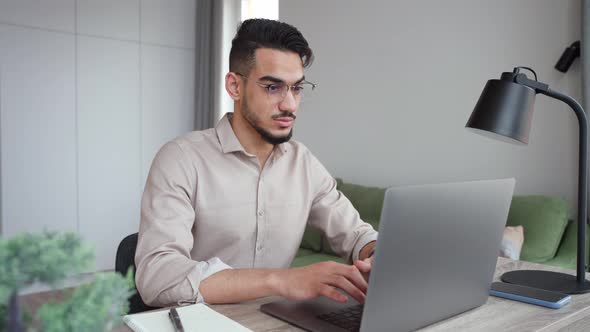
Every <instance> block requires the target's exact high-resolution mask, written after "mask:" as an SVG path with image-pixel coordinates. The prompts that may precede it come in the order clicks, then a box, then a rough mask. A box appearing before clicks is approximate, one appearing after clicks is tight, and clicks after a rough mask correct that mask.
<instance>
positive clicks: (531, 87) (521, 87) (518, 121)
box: [465, 67, 590, 294]
mask: <svg viewBox="0 0 590 332" xmlns="http://www.w3.org/2000/svg"><path fill="white" fill-rule="evenodd" d="M521 69H526V70H529V71H531V72H532V73H533V75H534V76H535V80H531V79H529V78H528V77H527V76H526V75H525V74H523V73H521V72H520V70H521ZM537 93H540V94H544V95H546V96H549V97H552V98H555V99H559V100H561V101H563V102H564V103H566V104H568V105H569V106H570V107H571V108H572V109H573V110H574V112H575V113H576V116H577V117H578V122H579V126H580V130H579V132H580V146H579V148H580V155H579V169H578V172H579V175H578V246H577V268H576V276H572V275H569V274H566V273H557V272H550V271H537V270H520V271H511V272H507V273H504V275H502V278H501V279H502V281H504V282H508V283H512V284H519V285H525V286H531V287H537V288H543V289H547V290H553V291H558V292H564V293H569V294H576V293H586V292H590V282H589V281H588V280H586V278H585V272H586V264H585V262H586V248H585V247H586V214H587V208H588V206H587V201H586V197H587V190H588V189H587V173H588V169H587V165H586V163H587V158H588V151H587V149H588V147H587V140H588V123H587V122H586V114H585V113H584V109H582V106H580V104H579V103H578V102H577V101H576V100H574V99H573V98H571V97H569V96H567V95H564V94H562V93H559V92H556V91H553V90H551V89H550V88H549V86H548V85H547V84H544V83H541V82H539V81H537V74H536V73H535V72H534V71H533V70H532V69H530V68H527V67H516V68H514V71H513V72H511V73H509V72H506V73H502V76H501V77H500V79H499V80H489V81H488V83H487V84H486V86H485V87H484V89H483V92H482V93H481V96H480V97H479V100H478V102H477V104H476V105H475V109H474V110H473V113H471V117H470V118H469V121H467V124H466V125H465V127H467V128H471V129H473V130H474V131H476V132H478V133H480V134H484V135H486V136H492V137H494V138H500V139H502V140H504V141H510V142H514V143H523V144H527V143H528V139H529V130H530V126H531V119H532V115H533V104H534V101H535V95H536V94H537Z"/></svg>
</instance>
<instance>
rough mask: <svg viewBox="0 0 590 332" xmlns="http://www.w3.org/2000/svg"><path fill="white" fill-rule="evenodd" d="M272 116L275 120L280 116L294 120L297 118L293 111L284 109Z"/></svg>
mask: <svg viewBox="0 0 590 332" xmlns="http://www.w3.org/2000/svg"><path fill="white" fill-rule="evenodd" d="M271 118H272V119H273V120H274V119H278V118H292V119H293V120H295V119H297V116H296V115H295V114H293V113H291V112H287V111H284V112H281V113H279V114H274V115H273V116H272V117H271Z"/></svg>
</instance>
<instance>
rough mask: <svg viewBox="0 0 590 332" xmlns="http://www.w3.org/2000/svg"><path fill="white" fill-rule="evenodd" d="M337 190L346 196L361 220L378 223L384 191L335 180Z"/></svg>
mask: <svg viewBox="0 0 590 332" xmlns="http://www.w3.org/2000/svg"><path fill="white" fill-rule="evenodd" d="M336 182H337V189H338V190H340V191H341V192H342V193H343V194H344V196H346V197H347V198H348V199H349V200H350V202H351V203H352V205H354V207H355V208H356V209H357V211H358V212H359V214H360V215H361V218H363V220H376V221H377V222H379V218H380V217H381V209H382V208H383V198H384V197H385V189H384V188H378V187H367V186H361V185H358V184H351V183H346V182H343V181H342V180H340V179H336Z"/></svg>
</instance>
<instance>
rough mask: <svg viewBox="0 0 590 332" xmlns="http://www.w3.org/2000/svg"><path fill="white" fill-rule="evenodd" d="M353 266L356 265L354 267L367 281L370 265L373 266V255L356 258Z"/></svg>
mask: <svg viewBox="0 0 590 332" xmlns="http://www.w3.org/2000/svg"><path fill="white" fill-rule="evenodd" d="M354 266H356V268H357V269H358V270H359V271H360V272H361V273H362V275H363V278H365V281H367V282H369V275H370V273H371V267H372V266H373V256H371V257H369V258H365V259H363V260H360V259H359V260H356V261H355V262H354Z"/></svg>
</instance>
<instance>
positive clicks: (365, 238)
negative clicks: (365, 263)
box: [352, 232, 379, 263]
mask: <svg viewBox="0 0 590 332" xmlns="http://www.w3.org/2000/svg"><path fill="white" fill-rule="evenodd" d="M378 235H379V233H377V232H374V233H371V234H368V235H365V236H363V237H362V238H361V239H360V240H359V241H358V242H357V245H356V247H355V248H354V250H353V251H352V262H353V263H354V262H355V261H356V260H357V259H359V255H360V254H361V250H362V249H363V247H364V246H366V245H367V244H368V243H369V242H373V241H377V236H378Z"/></svg>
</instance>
